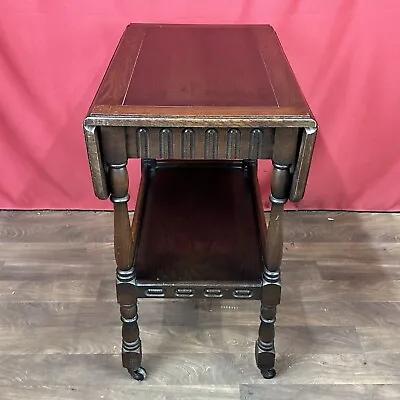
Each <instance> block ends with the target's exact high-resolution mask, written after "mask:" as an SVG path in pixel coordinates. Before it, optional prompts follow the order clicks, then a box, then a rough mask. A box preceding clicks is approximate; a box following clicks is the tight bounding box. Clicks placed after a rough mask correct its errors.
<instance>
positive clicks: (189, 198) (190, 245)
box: [134, 163, 263, 284]
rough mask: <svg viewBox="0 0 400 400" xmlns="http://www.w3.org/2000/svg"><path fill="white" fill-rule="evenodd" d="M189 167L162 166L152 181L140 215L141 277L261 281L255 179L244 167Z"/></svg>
mask: <svg viewBox="0 0 400 400" xmlns="http://www.w3.org/2000/svg"><path fill="white" fill-rule="evenodd" d="M229 164H230V165H231V166H233V165H239V163H236V164H233V163H229ZM188 165H189V166H187V167H186V166H185V167H183V166H182V165H181V166H180V167H177V168H172V167H170V168H162V167H161V168H159V169H157V170H156V172H155V174H154V176H153V177H152V178H151V179H150V182H149V185H148V188H147V193H146V197H145V198H146V200H145V206H144V211H143V215H141V216H138V217H139V218H140V219H141V229H140V231H139V232H140V233H139V238H138V239H137V240H138V245H137V253H136V256H135V261H134V266H135V269H136V277H137V281H138V282H139V283H140V282H142V283H146V282H154V283H161V282H165V283H170V282H177V283H180V282H211V281H214V282H216V283H217V282H221V283H222V282H238V283H239V282H242V283H243V282H249V283H253V284H256V283H257V282H260V280H261V276H262V271H263V260H262V251H261V245H260V232H259V228H258V222H257V213H256V212H255V203H254V200H253V193H252V186H251V178H247V177H246V174H245V172H244V170H243V169H242V168H238V167H236V168H233V167H226V166H224V167H213V168H210V167H202V166H199V165H196V164H190V163H189V164H188ZM202 165H206V164H205V163H204V164H202ZM225 165H228V163H226V164H225ZM240 165H242V164H241V163H240Z"/></svg>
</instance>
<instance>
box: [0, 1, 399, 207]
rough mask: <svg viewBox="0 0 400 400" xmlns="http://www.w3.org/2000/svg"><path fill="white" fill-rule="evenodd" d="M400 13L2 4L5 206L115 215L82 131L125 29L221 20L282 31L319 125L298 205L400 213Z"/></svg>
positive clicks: (299, 5) (318, 4) (250, 4)
mask: <svg viewBox="0 0 400 400" xmlns="http://www.w3.org/2000/svg"><path fill="white" fill-rule="evenodd" d="M399 14H400V1H398V0H379V1H378V0H329V1H328V0H326V1H321V0H301V1H300V0H253V1H252V0H219V1H218V0H202V1H197V2H196V1H190V0H187V1H184V0H168V1H162V0H158V1H156V0H147V1H143V0H141V1H135V0H108V1H106V0H80V1H66V0H64V1H62V0H48V1H45V0H1V4H0V93H1V95H0V135H1V136H0V137H1V142H0V163H1V174H0V208H3V209H8V208H13V209H35V208H36V209H37V208H39V209H43V208H50V209H58V208H61V209H102V208H109V205H108V202H102V201H99V200H97V199H95V198H94V195H93V191H92V187H91V182H90V176H89V169H88V164H87V159H86V153H85V144H84V140H83V133H82V128H81V124H82V120H83V118H84V115H85V113H86V110H87V108H88V106H89V104H90V102H91V99H92V97H93V95H94V93H95V92H96V89H97V87H98V84H99V82H100V80H101V78H102V76H103V73H104V71H105V68H106V66H107V64H108V62H109V59H110V56H111V55H112V53H113V50H114V48H115V45H116V44H117V41H118V39H119V37H120V35H121V33H122V31H123V29H124V28H125V26H126V25H127V24H128V23H129V22H174V23H212V22H216V23H233V24H235V23H270V24H272V25H273V26H274V27H275V29H276V31H277V32H278V35H279V36H280V39H281V41H282V43H283V46H284V48H285V51H286V53H287V56H288V58H289V60H290V62H291V64H292V66H293V69H294V71H295V72H296V75H297V77H298V80H299V82H300V85H301V86H302V89H303V91H304V93H305V95H306V97H307V99H308V101H309V103H310V105H311V107H312V109H313V111H314V113H315V115H316V117H317V119H318V121H319V123H320V133H319V138H318V140H317V145H316V150H315V158H314V161H313V165H312V169H311V174H310V180H309V187H308V190H307V192H306V197H305V199H304V200H303V201H302V202H301V203H299V204H297V205H296V206H295V207H297V208H300V209H348V210H384V211H389V210H391V211H393V210H400V178H399V177H400V157H399V153H400V151H399V150H400V134H399V132H398V126H397V112H399V106H400V74H399V71H400V24H399V22H398V15H399ZM268 165H269V162H262V163H261V164H260V181H261V187H262V193H263V196H264V199H265V204H266V207H268V203H267V197H268V186H269V182H268V180H269V179H268V174H267V173H266V172H265V171H266V170H267V169H268ZM130 170H131V194H132V196H133V197H134V195H135V193H136V190H137V184H138V179H139V169H138V163H137V162H133V163H132V165H131V167H130Z"/></svg>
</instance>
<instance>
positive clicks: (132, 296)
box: [109, 163, 146, 380]
mask: <svg viewBox="0 0 400 400" xmlns="http://www.w3.org/2000/svg"><path fill="white" fill-rule="evenodd" d="M109 178H110V186H111V196H110V199H111V201H112V202H113V203H114V251H115V260H116V263H117V284H116V287H117V300H118V303H119V304H120V310H121V321H122V364H123V366H124V367H125V368H127V369H128V371H129V373H130V374H131V375H132V377H133V378H134V379H136V380H143V379H144V378H145V376H146V371H145V370H144V369H143V368H142V367H141V363H142V346H141V342H140V337H139V327H138V322H137V320H138V315H137V294H136V287H135V285H134V283H135V271H134V269H133V267H132V263H133V245H132V233H131V225H130V221H129V214H128V201H129V194H128V186H129V179H128V171H127V169H126V163H123V164H110V165H109Z"/></svg>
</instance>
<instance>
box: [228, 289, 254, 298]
mask: <svg viewBox="0 0 400 400" xmlns="http://www.w3.org/2000/svg"><path fill="white" fill-rule="evenodd" d="M233 297H234V298H235V299H250V298H251V297H253V292H252V291H251V290H248V289H236V290H234V291H233Z"/></svg>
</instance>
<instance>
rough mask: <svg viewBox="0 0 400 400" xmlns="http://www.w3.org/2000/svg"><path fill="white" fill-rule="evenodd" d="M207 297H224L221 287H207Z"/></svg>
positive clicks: (205, 293) (205, 292)
mask: <svg viewBox="0 0 400 400" xmlns="http://www.w3.org/2000/svg"><path fill="white" fill-rule="evenodd" d="M204 296H205V297H222V291H221V289H206V290H205V291H204Z"/></svg>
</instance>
